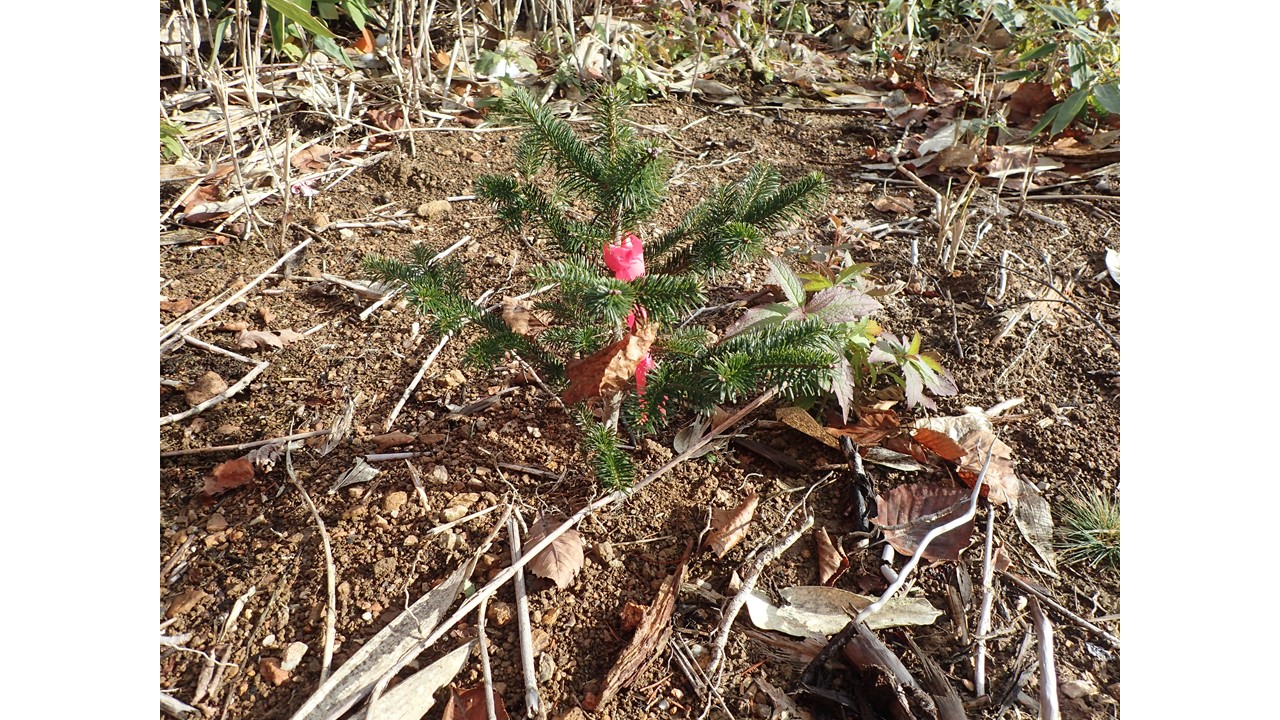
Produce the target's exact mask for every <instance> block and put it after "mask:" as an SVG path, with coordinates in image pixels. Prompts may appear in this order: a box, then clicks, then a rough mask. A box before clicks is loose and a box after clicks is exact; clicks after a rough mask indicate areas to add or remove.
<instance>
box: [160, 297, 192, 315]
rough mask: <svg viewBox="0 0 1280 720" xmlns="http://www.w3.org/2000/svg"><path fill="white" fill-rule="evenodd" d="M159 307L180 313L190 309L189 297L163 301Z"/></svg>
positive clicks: (165, 310) (175, 313)
mask: <svg viewBox="0 0 1280 720" xmlns="http://www.w3.org/2000/svg"><path fill="white" fill-rule="evenodd" d="M160 309H161V310H163V311H164V312H168V313H173V314H174V315H181V314H183V313H185V312H186V311H188V310H190V309H191V298H178V299H177V300H166V301H163V302H161V303H160Z"/></svg>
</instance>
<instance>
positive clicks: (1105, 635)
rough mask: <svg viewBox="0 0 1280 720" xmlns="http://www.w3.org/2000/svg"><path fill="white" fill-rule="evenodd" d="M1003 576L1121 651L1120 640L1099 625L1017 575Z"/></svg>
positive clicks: (1006, 574)
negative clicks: (1072, 610)
mask: <svg viewBox="0 0 1280 720" xmlns="http://www.w3.org/2000/svg"><path fill="white" fill-rule="evenodd" d="M1001 574H1002V575H1003V576H1004V577H1005V578H1006V579H1008V580H1009V581H1010V582H1012V583H1013V584H1014V585H1017V586H1018V587H1019V588H1021V589H1022V590H1024V591H1026V592H1029V593H1031V594H1032V595H1035V596H1036V597H1038V598H1040V599H1041V600H1043V601H1044V604H1045V605H1048V606H1049V607H1051V608H1053V609H1054V610H1057V611H1058V612H1059V613H1061V614H1062V615H1063V616H1064V617H1066V618H1067V619H1068V620H1070V621H1072V622H1074V623H1076V624H1077V625H1079V626H1080V627H1082V628H1084V629H1086V630H1088V631H1090V632H1092V633H1093V634H1095V635H1097V636H1098V637H1099V638H1101V639H1102V641H1103V642H1105V643H1106V644H1108V645H1110V646H1111V647H1113V648H1115V649H1116V650H1119V649H1120V638H1118V637H1116V636H1115V635H1112V634H1111V633H1109V632H1107V631H1106V630H1103V629H1102V628H1100V627H1098V626H1097V625H1094V624H1093V623H1091V622H1089V621H1088V620H1086V619H1084V618H1082V617H1080V616H1079V615H1077V614H1075V613H1073V612H1071V611H1070V610H1068V609H1067V608H1065V607H1063V606H1062V604H1061V603H1059V602H1058V601H1057V600H1054V599H1053V598H1051V597H1049V596H1048V595H1047V594H1045V593H1044V591H1042V590H1038V589H1037V588H1036V586H1034V585H1032V584H1030V583H1028V582H1026V581H1025V580H1023V579H1022V578H1020V577H1018V576H1017V575H1014V574H1013V573H1011V572H1009V571H1007V570H1006V571H1002V572H1001Z"/></svg>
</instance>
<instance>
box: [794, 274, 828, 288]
mask: <svg viewBox="0 0 1280 720" xmlns="http://www.w3.org/2000/svg"><path fill="white" fill-rule="evenodd" d="M797 277H799V278H800V279H801V280H803V281H804V289H805V290H806V291H808V292H817V291H818V290H826V289H827V288H829V287H831V281H830V280H828V279H827V276H826V275H823V274H822V273H800V274H799V275H798V276H797Z"/></svg>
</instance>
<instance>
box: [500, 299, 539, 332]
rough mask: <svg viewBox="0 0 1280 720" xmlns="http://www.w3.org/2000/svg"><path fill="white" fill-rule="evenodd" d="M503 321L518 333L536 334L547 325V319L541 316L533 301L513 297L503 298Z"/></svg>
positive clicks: (512, 330)
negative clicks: (534, 307)
mask: <svg viewBox="0 0 1280 720" xmlns="http://www.w3.org/2000/svg"><path fill="white" fill-rule="evenodd" d="M502 321H503V322H505V323H506V324H507V327H509V328H511V332H514V333H516V334H517V335H536V334H537V331H540V330H542V329H543V328H545V327H546V326H547V322H546V319H544V318H542V317H539V313H538V312H537V311H535V310H534V309H533V303H532V302H530V301H528V300H517V299H515V298H513V297H504V298H502Z"/></svg>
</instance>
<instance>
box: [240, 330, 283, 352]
mask: <svg viewBox="0 0 1280 720" xmlns="http://www.w3.org/2000/svg"><path fill="white" fill-rule="evenodd" d="M236 347H238V348H240V349H241V350H256V349H258V348H268V347H273V348H282V347H284V342H283V341H282V340H280V336H279V335H276V334H275V333H273V332H267V331H266V330H241V331H240V334H239V335H236Z"/></svg>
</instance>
